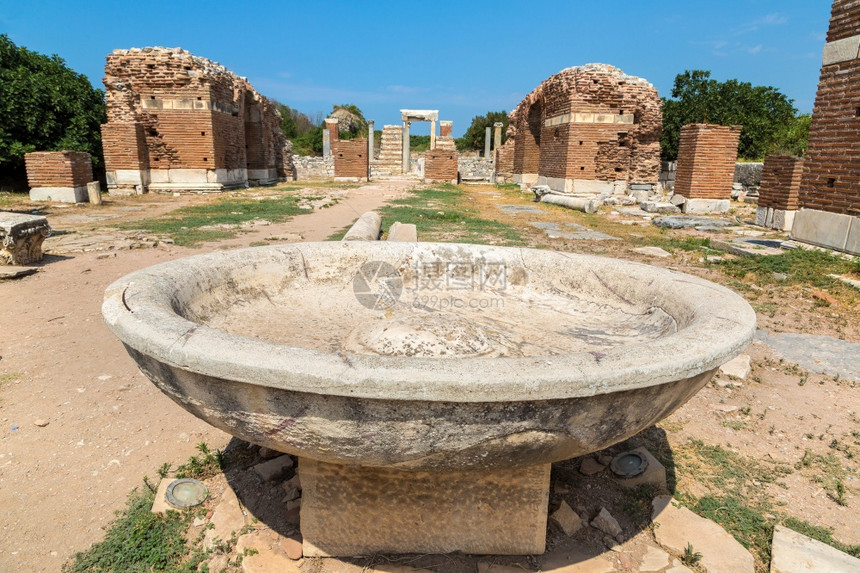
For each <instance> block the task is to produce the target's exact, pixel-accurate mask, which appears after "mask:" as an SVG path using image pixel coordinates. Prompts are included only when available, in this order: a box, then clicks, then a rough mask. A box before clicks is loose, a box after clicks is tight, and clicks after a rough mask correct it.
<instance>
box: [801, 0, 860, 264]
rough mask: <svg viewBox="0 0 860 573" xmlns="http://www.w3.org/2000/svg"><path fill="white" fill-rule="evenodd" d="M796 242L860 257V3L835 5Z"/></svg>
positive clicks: (805, 167)
mask: <svg viewBox="0 0 860 573" xmlns="http://www.w3.org/2000/svg"><path fill="white" fill-rule="evenodd" d="M831 14H832V15H831V18H830V30H829V32H828V34H827V44H826V45H825V46H824V56H823V62H822V64H823V65H822V67H821V78H820V80H819V83H818V93H817V95H816V97H815V108H814V110H813V112H812V125H811V127H810V128H809V148H808V150H807V153H806V157H805V160H804V162H803V178H802V182H801V184H800V206H801V207H802V208H801V209H800V211H798V212H797V213H796V215H795V218H794V224H793V226H792V230H791V236H792V238H795V239H798V240H801V241H805V242H808V243H813V244H816V245H821V246H824V247H829V248H833V249H838V250H841V251H846V252H849V253H854V254H860V155H858V154H857V146H858V144H860V2H858V1H857V0H836V1H835V2H833V7H832V13H831Z"/></svg>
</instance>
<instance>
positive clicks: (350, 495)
mask: <svg viewBox="0 0 860 573" xmlns="http://www.w3.org/2000/svg"><path fill="white" fill-rule="evenodd" d="M549 475H550V464H545V465H540V466H531V467H525V468H513V469H510V470H503V471H480V472H439V473H435V472H433V473H431V472H406V471H400V470H394V469H387V468H367V467H359V466H343V465H338V464H329V463H325V462H319V461H316V460H311V459H307V458H301V459H300V460H299V477H300V479H301V484H302V509H301V529H302V537H303V538H304V555H305V556H306V557H309V556H356V555H369V554H371V553H451V552H454V551H461V552H464V553H478V554H494V555H534V554H541V553H543V552H544V549H545V545H546V523H547V506H548V503H549Z"/></svg>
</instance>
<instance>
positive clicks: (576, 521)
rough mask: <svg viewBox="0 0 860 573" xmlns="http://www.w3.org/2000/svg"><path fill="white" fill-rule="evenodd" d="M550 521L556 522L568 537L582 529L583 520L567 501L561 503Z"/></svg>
mask: <svg viewBox="0 0 860 573" xmlns="http://www.w3.org/2000/svg"><path fill="white" fill-rule="evenodd" d="M550 519H552V520H553V521H554V522H556V523H557V524H558V525H559V527H561V529H562V531H564V534H565V535H567V536H568V537H569V536H571V535H573V534H574V533H576V532H577V531H579V530H580V529H582V519H581V518H580V517H579V515H578V514H577V513H576V512H575V511H573V509H571V507H570V506H569V505H568V504H567V502H566V501H562V502H561V505H560V506H559V508H558V509H557V510H555V511H554V512H553V514H552V515H551V516H550Z"/></svg>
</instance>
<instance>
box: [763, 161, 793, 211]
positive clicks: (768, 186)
mask: <svg viewBox="0 0 860 573" xmlns="http://www.w3.org/2000/svg"><path fill="white" fill-rule="evenodd" d="M802 177H803V159H802V158H800V157H794V156H792V155H769V156H767V158H766V159H765V160H764V167H762V174H761V187H759V190H758V205H759V207H772V208H774V209H783V210H785V211H796V210H797V209H798V208H799V207H800V180H801V178H802Z"/></svg>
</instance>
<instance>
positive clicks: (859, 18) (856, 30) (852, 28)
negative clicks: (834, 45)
mask: <svg viewBox="0 0 860 573" xmlns="http://www.w3.org/2000/svg"><path fill="white" fill-rule="evenodd" d="M858 34H860V0H835V2H833V7H832V9H831V16H830V30H829V31H828V32H827V41H828V42H833V41H835V40H843V39H845V38H850V37H851V36H856V35H858Z"/></svg>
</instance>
